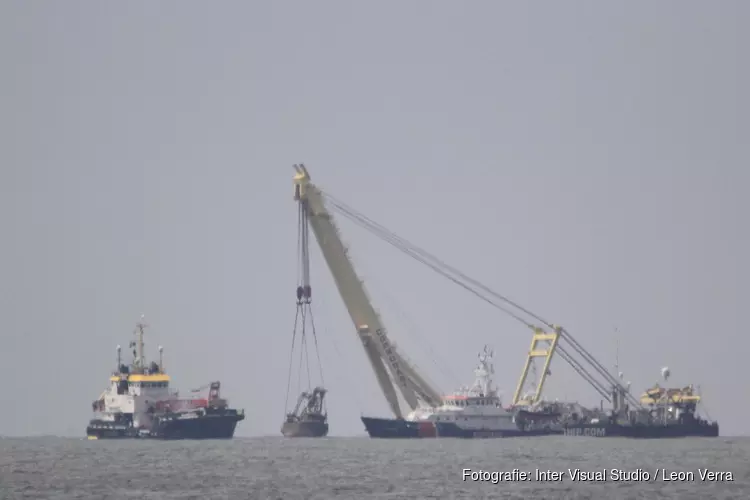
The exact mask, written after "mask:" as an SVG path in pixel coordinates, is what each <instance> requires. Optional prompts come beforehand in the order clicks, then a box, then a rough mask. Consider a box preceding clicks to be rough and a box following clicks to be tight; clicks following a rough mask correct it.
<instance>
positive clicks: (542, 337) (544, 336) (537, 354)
mask: <svg viewBox="0 0 750 500" xmlns="http://www.w3.org/2000/svg"><path fill="white" fill-rule="evenodd" d="M561 333H562V327H559V326H555V327H554V329H553V331H552V332H550V333H548V332H545V331H544V330H542V329H541V328H534V335H533V336H532V337H531V348H530V349H529V355H528V356H527V357H526V364H525V365H524V367H523V372H521V379H520V380H519V381H518V387H517V388H516V393H515V394H514V395H513V406H518V405H531V404H534V403H536V402H537V401H539V398H541V397H542V389H543V388H544V381H545V380H546V379H547V373H548V372H549V365H550V363H551V362H552V355H553V354H555V349H556V348H557V341H558V340H559V339H560V334H561ZM540 342H546V343H547V345H546V346H544V345H541V346H540V345H538V344H539V343H540ZM540 347H541V348H540ZM544 347H546V349H545V348H544ZM541 357H544V358H545V360H544V368H543V370H542V376H541V378H540V379H539V383H538V384H537V387H536V392H535V393H534V395H533V397H531V398H530V399H525V400H521V397H522V391H523V386H524V384H525V383H526V379H527V378H528V376H529V369H530V368H531V364H532V363H533V362H534V358H541Z"/></svg>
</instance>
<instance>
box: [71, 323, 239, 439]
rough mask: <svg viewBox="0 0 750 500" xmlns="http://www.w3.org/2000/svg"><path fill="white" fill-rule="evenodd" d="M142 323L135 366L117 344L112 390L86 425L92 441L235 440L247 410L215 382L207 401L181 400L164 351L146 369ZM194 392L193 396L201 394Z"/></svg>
mask: <svg viewBox="0 0 750 500" xmlns="http://www.w3.org/2000/svg"><path fill="white" fill-rule="evenodd" d="M145 326H146V325H145V324H144V323H143V321H141V322H139V323H138V324H137V327H136V330H135V336H136V340H135V341H134V342H131V343H130V347H133V348H134V350H133V362H132V363H131V364H130V365H125V364H123V363H122V359H121V349H120V346H117V369H116V370H115V371H114V372H113V373H112V376H111V377H110V381H109V387H108V388H107V389H106V390H105V391H104V392H102V394H101V395H100V396H99V398H98V399H97V400H96V401H94V402H93V403H92V410H93V411H94V415H95V416H94V418H92V419H91V420H90V421H89V425H88V427H86V435H87V437H88V439H118V438H119V439H122V438H154V439H219V438H224V439H226V438H232V437H233V436H234V431H235V428H236V426H237V423H239V422H241V421H242V420H244V419H245V412H244V411H243V410H236V409H233V408H230V407H229V406H228V403H227V401H226V400H225V399H222V398H221V397H220V387H221V384H220V383H219V382H211V384H209V385H208V386H207V387H204V388H203V389H205V388H208V389H209V392H208V397H207V398H195V397H193V398H180V396H179V392H177V391H174V390H172V389H170V387H169V382H170V377H169V375H167V373H166V372H165V371H164V359H163V349H162V347H161V346H159V363H155V362H152V363H151V364H150V365H147V363H146V358H145V356H144V342H143V336H144V328H145ZM198 391H199V390H195V391H193V392H198Z"/></svg>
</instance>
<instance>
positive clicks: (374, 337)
mask: <svg viewBox="0 0 750 500" xmlns="http://www.w3.org/2000/svg"><path fill="white" fill-rule="evenodd" d="M294 168H295V170H296V172H297V174H296V175H295V177H294V185H295V194H294V198H295V200H297V201H298V203H299V204H300V205H301V206H302V207H303V210H304V212H305V213H306V214H307V216H308V218H309V223H310V225H311V226H312V229H313V232H314V234H315V236H316V239H317V241H318V244H319V246H320V248H321V251H322V253H323V257H324V259H325V261H326V263H327V264H328V267H329V269H330V271H331V273H332V274H333V278H334V281H335V283H336V286H337V288H338V290H339V294H340V295H341V298H342V300H343V301H344V304H345V305H346V308H347V310H348V312H349V315H350V316H351V319H352V321H353V322H354V325H355V328H356V330H357V334H358V335H359V338H360V340H361V342H362V346H363V348H364V350H365V353H366V355H367V358H368V360H369V361H370V364H371V366H372V369H373V371H374V372H375V375H376V378H377V381H378V383H379V385H380V388H381V390H382V391H383V394H384V395H385V398H386V400H387V401H388V404H389V405H390V407H391V411H392V412H393V414H394V415H395V418H376V417H365V416H363V417H361V419H362V423H363V424H364V426H365V429H366V430H367V432H368V434H369V435H370V436H371V437H380V438H383V437H391V438H396V437H401V438H404V437H435V436H437V435H438V433H439V430H440V429H441V428H439V427H437V426H436V425H435V423H436V422H439V421H440V420H441V419H446V418H447V416H448V415H451V416H452V417H453V420H454V421H455V418H456V415H457V414H458V413H460V414H461V415H462V417H461V418H462V420H461V423H460V424H457V425H453V426H445V427H442V429H443V432H444V433H445V434H446V435H448V436H462V437H506V436H511V435H532V434H540V433H552V432H558V431H553V430H551V429H550V428H549V426H544V427H541V428H535V425H534V423H533V422H527V423H516V422H515V420H514V416H513V414H511V413H509V412H507V411H506V410H504V409H503V408H502V406H501V404H500V400H499V398H498V397H497V395H496V393H495V391H494V389H492V388H491V380H490V379H489V378H488V377H489V375H490V370H491V366H490V365H489V364H488V362H489V359H488V358H490V357H491V355H489V354H488V352H485V353H484V355H483V354H482V353H480V367H479V368H478V370H479V371H478V373H477V376H478V379H477V382H476V383H475V388H474V389H465V390H462V391H459V392H457V393H456V394H454V395H452V396H446V397H443V396H442V395H441V393H440V392H439V391H438V390H437V389H436V388H434V387H433V386H432V385H431V384H430V383H428V382H427V381H426V379H425V378H424V377H423V376H422V375H420V374H419V373H418V372H417V369H416V367H415V366H413V365H412V364H411V363H410V362H409V361H408V360H407V359H406V358H405V357H404V356H403V354H402V353H400V352H399V351H398V350H397V348H396V346H395V344H394V343H393V342H391V340H390V339H389V336H388V333H387V331H386V329H385V326H384V325H383V322H382V320H381V318H380V315H379V314H378V313H377V312H376V311H375V308H374V307H373V305H372V303H371V301H370V299H369V297H368V295H367V292H366V291H365V288H364V285H363V283H362V281H361V280H360V278H359V277H358V275H357V273H356V271H355V270H354V266H353V264H352V262H351V259H350V258H349V256H348V254H347V250H346V248H345V246H344V243H343V242H342V240H341V237H340V235H339V231H338V228H337V227H336V225H335V223H334V221H333V217H332V215H331V213H330V212H329V211H328V210H327V208H326V205H325V203H324V200H323V194H322V191H320V189H319V188H318V187H316V186H315V185H314V184H312V183H311V181H310V175H309V173H308V171H307V169H306V168H305V166H304V165H302V164H300V165H294ZM397 389H398V391H399V393H400V395H401V396H402V398H403V399H404V400H405V402H406V404H407V406H408V407H409V409H410V412H409V413H408V414H407V415H406V417H404V414H403V412H402V409H401V404H400V401H399V399H398V393H397V392H396V390H397ZM530 413H532V412H530ZM488 423H489V424H488Z"/></svg>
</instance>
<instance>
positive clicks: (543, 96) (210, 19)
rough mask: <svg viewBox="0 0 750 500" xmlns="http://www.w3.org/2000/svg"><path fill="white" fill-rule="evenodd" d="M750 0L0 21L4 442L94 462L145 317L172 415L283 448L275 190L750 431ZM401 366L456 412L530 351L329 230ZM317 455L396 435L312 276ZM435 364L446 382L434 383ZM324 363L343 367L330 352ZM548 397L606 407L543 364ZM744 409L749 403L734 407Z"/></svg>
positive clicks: (360, 239) (457, 300)
mask: <svg viewBox="0 0 750 500" xmlns="http://www.w3.org/2000/svg"><path fill="white" fill-rule="evenodd" d="M748 14H750V6H748V4H747V3H746V2H741V1H736V2H730V1H721V2H688V1H680V2H666V1H664V2H627V3H626V2H601V1H588V2H582V1H581V2H537V3H533V4H532V3H528V2H516V3H510V2H500V1H494V2H489V1H488V2H479V1H472V2H438V1H421V2H416V1H414V2H395V1H392V2H367V3H365V2H335V3H334V2H322V1H321V2H220V3H217V2H211V3H210V4H209V3H206V2H203V3H201V4H200V5H199V4H198V3H197V2H159V3H155V2H128V3H127V4H125V3H117V4H116V3H114V2H87V3H83V2H73V1H66V2H52V1H48V2H20V1H14V2H11V1H5V2H3V3H2V4H0V58H1V59H0V62H1V63H2V79H0V110H1V113H2V114H1V115H0V174H1V176H2V177H0V183H1V184H0V185H1V186H2V191H1V192H0V221H1V223H2V226H1V227H2V237H3V243H2V245H0V271H1V272H2V274H1V275H0V297H2V299H1V301H0V318H2V322H3V326H2V340H3V343H2V347H0V380H2V381H3V392H4V394H3V402H2V403H0V406H1V407H2V411H0V434H9V435H26V434H62V435H82V434H83V432H84V428H85V425H86V421H87V419H88V418H89V415H90V410H91V405H90V403H91V401H92V400H93V399H94V398H96V397H97V396H98V394H99V393H100V392H101V391H102V389H103V388H104V387H105V386H106V383H107V377H108V375H109V371H110V370H111V369H112V368H113V366H114V361H115V346H116V345H117V344H122V345H127V342H128V341H129V340H130V339H131V330H132V327H133V325H134V323H135V322H136V321H137V319H138V318H139V316H140V314H141V313H145V314H146V315H147V319H148V321H149V323H150V324H151V330H150V331H149V336H148V338H147V342H148V344H147V348H148V349H149V353H150V354H152V355H155V353H156V346H157V345H158V344H163V345H164V346H165V356H166V364H167V368H168V370H169V372H170V373H171V374H172V376H173V377H174V381H175V384H176V385H178V386H180V387H181V388H186V389H187V388H191V387H196V386H199V385H202V384H204V383H206V382H208V381H210V380H213V379H220V380H221V381H222V382H223V388H224V390H225V394H226V396H228V397H229V398H230V399H231V400H232V402H233V404H235V405H237V406H240V407H244V408H245V409H246V410H247V412H248V415H249V418H248V419H247V420H246V421H245V422H244V423H242V424H241V426H240V428H239V431H238V435H264V434H272V435H276V434H278V432H279V426H280V423H281V418H282V415H283V411H284V393H285V388H286V370H287V359H288V358H287V357H288V353H289V345H290V337H291V330H292V324H293V314H294V289H295V284H296V283H295V280H296V271H295V252H296V246H295V245H296V241H295V240H296V211H295V205H294V202H293V200H292V194H293V190H292V185H291V177H292V169H291V165H292V164H293V163H297V162H305V163H306V165H307V166H308V167H309V169H310V170H311V173H312V175H313V178H314V180H315V181H316V182H317V183H318V184H320V185H321V186H323V187H324V188H326V189H327V190H328V191H330V192H331V193H333V194H335V195H337V197H339V198H341V199H343V200H344V201H346V202H348V203H349V204H350V205H352V206H354V207H355V208H357V209H358V210H360V211H361V212H363V213H365V214H367V215H368V216H370V217H372V218H374V219H375V220H377V221H379V222H381V223H382V224H384V225H385V226H387V227H389V228H390V229H392V230H394V231H396V232H397V233H398V234H400V235H402V236H405V237H407V238H408V239H410V240H412V241H413V242H415V243H417V244H419V245H421V246H423V247H425V248H427V249H430V250H431V251H433V252H434V253H436V254H437V255H439V256H440V257H442V258H443V259H444V260H446V261H447V262H449V263H452V264H454V265H455V266H457V267H459V268H461V269H462V270H463V271H465V272H466V273H468V274H469V275H472V276H475V277H477V278H479V279H481V280H482V281H484V282H485V283H487V284H489V285H491V286H493V287H494V288H496V289H498V290H499V291H501V292H504V293H507V294H509V295H511V296H512V297H513V298H515V299H517V300H518V301H520V302H521V303H522V304H524V305H526V306H528V307H530V308H531V309H532V310H534V311H537V312H538V313H540V314H541V315H543V316H546V317H548V318H550V319H552V320H555V321H557V322H559V323H561V324H563V325H565V326H566V327H568V328H569V329H570V330H571V331H572V332H574V333H575V334H576V335H577V337H578V339H579V340H580V341H582V343H583V344H584V345H585V346H587V347H588V348H589V349H590V350H592V351H593V352H595V353H596V354H597V355H598V356H599V357H600V358H601V360H602V361H603V362H606V363H608V364H613V363H614V351H615V348H614V336H613V334H612V330H613V328H614V327H615V326H617V327H619V329H620V330H621V332H622V333H621V338H622V341H621V348H620V358H621V364H622V365H623V369H624V371H625V372H626V377H627V379H628V380H631V381H632V382H633V387H634V388H636V389H638V390H640V389H643V388H644V387H645V386H647V385H650V384H652V383H653V382H655V381H656V379H657V377H658V375H659V370H660V368H661V367H662V366H665V365H667V366H669V367H670V368H671V369H672V372H673V381H674V382H675V384H687V383H690V382H694V383H696V384H701V386H702V388H703V391H704V392H705V393H706V403H707V404H708V408H709V410H711V416H712V417H714V418H718V419H720V422H721V425H722V433H724V434H735V435H736V434H742V433H745V432H746V427H745V425H746V424H745V422H746V420H747V418H746V414H747V412H748V411H750V403H748V402H747V401H746V400H744V399H741V398H745V397H746V396H747V383H746V382H745V377H746V373H747V370H746V362H745V361H744V355H745V353H746V352H747V351H748V347H750V342H749V341H748V335H747V324H746V322H745V321H744V319H745V318H744V314H743V312H744V311H743V309H747V306H748V302H749V300H748V299H749V298H750V297H749V294H748V291H747V290H748V278H749V277H750V276H749V274H750V273H749V272H748V265H747V258H748V254H749V253H750V248H749V246H748V224H747V214H748V213H750V211H749V210H748V208H749V206H750V204H749V203H748V187H750V186H749V184H748V180H750V175H749V174H748V173H747V164H748V157H749V152H750V151H749V149H750V148H749V147H748V141H747V138H748V111H750V106H748V98H747V88H749V87H750V79H749V78H748V69H747V49H748V42H749V41H750V36H748V35H747V34H743V30H746V27H747V22H748V20H749V18H748ZM340 225H341V228H342V232H343V234H344V236H345V238H346V240H347V241H348V242H349V243H350V244H351V247H352V255H353V256H354V258H355V262H356V264H357V266H358V269H359V270H360V272H361V274H362V275H363V276H364V278H365V279H366V281H367V284H368V287H369V289H370V292H371V294H372V296H373V298H374V300H375V302H376V304H377V306H378V307H379V308H380V310H381V311H382V314H383V316H384V320H385V322H386V325H387V326H388V327H389V328H390V331H391V334H392V336H393V338H394V339H396V340H398V342H399V343H400V345H401V346H402V347H403V349H404V350H405V352H406V353H407V354H408V355H409V356H410V357H411V358H413V359H414V360H415V361H416V362H417V363H418V364H419V365H420V366H422V367H423V369H424V371H425V372H427V373H428V374H429V376H430V377H431V378H433V379H435V380H436V381H437V382H439V383H440V384H441V386H442V387H443V388H444V389H445V390H451V389H452V388H453V386H454V385H456V384H459V383H469V382H471V379H472V373H471V370H472V369H473V366H474V362H475V359H476V358H475V355H476V352H477V350H478V349H479V348H481V345H482V344H483V343H485V342H489V343H491V344H492V345H493V346H494V347H495V349H496V365H497V366H496V368H497V380H498V383H499V384H500V385H501V386H502V388H503V390H504V391H505V394H506V400H509V399H510V396H511V395H512V391H513V389H514V387H515V383H516V380H517V378H518V375H519V372H520V369H521V367H522V363H523V357H524V355H525V351H526V350H527V348H528V343H529V335H528V333H527V331H525V330H524V329H523V328H521V327H519V326H518V325H517V324H516V323H515V322H513V321H512V320H510V319H507V318H506V317H504V316H503V315H502V314H500V313H499V312H498V311H496V310H494V309H492V308H490V307H489V306H487V305H486V304H484V303H482V302H479V301H478V300H477V299H475V298H473V297H472V296H471V295H469V294H467V293H466V292H465V291H463V290H461V289H458V288H456V287H455V286H454V285H452V284H450V283H448V282H447V281H445V280H443V279H442V278H440V277H437V276H435V275H433V274H432V273H431V272H430V271H429V270H427V269H426V268H423V267H420V266H419V265H418V264H416V263H414V262H413V261H411V260H410V259H408V258H407V257H404V256H402V255H400V254H398V253H397V252H396V251H395V250H393V249H391V248H390V247H388V246H387V245H385V244H383V243H381V242H379V241H377V240H376V239H374V238H373V237H371V236H369V235H367V234H366V233H364V232H363V231H361V230H359V229H358V228H356V227H353V226H352V225H351V224H349V223H347V222H346V221H340ZM313 257H314V266H315V271H314V276H313V279H314V280H315V282H314V291H315V295H314V299H315V302H316V304H315V307H316V309H315V310H316V312H317V317H316V319H317V323H318V330H319V334H320V336H321V343H322V346H321V348H322V349H323V358H324V364H325V367H324V368H325V374H326V383H327V385H328V386H329V388H330V391H331V392H330V395H329V396H330V401H329V403H330V416H331V425H332V431H331V433H332V434H334V435H354V434H361V433H362V432H363V430H362V425H361V423H360V421H359V415H360V412H366V413H370V414H375V415H383V416H385V415H388V407H387V405H386V403H385V400H384V398H383V397H382V396H381V395H380V393H379V391H378V389H377V385H376V382H375V379H374V376H373V375H372V373H371V371H370V369H369V367H367V366H366V364H365V363H366V359H365V356H364V355H363V352H362V348H361V347H360V345H359V343H358V341H357V340H356V338H355V335H354V332H353V326H352V325H351V324H350V322H349V318H348V315H347V314H346V312H345V309H344V307H343V305H342V304H341V301H340V299H339V297H338V295H337V292H336V291H335V288H334V287H333V282H332V280H331V278H330V277H329V275H328V272H327V269H326V268H325V267H324V264H323V262H322V259H321V258H320V254H319V252H318V250H317V249H315V250H314V253H313ZM427 344H428V345H429V346H430V347H431V349H432V351H434V353H435V356H434V357H436V358H437V359H438V360H442V362H443V363H445V364H447V365H448V368H447V369H446V368H440V369H439V368H438V367H437V366H436V365H435V364H433V363H432V362H431V358H432V357H433V356H432V354H430V350H427V349H425V348H423V346H424V345H427ZM337 352H338V353H341V354H342V355H344V356H345V358H346V359H344V358H342V357H341V356H339V355H338V354H337ZM555 366H556V368H555V367H553V378H552V379H551V380H550V385H549V386H548V387H549V393H548V394H550V395H558V396H560V397H563V396H564V397H567V398H569V399H572V398H578V399H581V400H583V401H586V402H589V403H596V402H598V399H597V398H596V397H595V393H594V392H593V390H591V389H589V387H588V386H587V385H586V384H585V382H583V381H581V380H579V378H578V377H577V376H576V375H575V374H574V373H573V372H572V370H570V369H568V368H567V366H565V365H564V364H562V362H561V360H558V362H557V363H555ZM735 398H740V399H739V400H736V399H735Z"/></svg>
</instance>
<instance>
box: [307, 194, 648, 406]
mask: <svg viewBox="0 0 750 500" xmlns="http://www.w3.org/2000/svg"><path fill="white" fill-rule="evenodd" d="M321 194H322V195H323V196H324V197H325V198H326V199H327V201H328V205H329V206H331V208H332V209H333V210H335V211H336V212H338V213H339V214H341V215H343V216H344V217H346V218H347V219H349V220H351V221H352V222H354V223H355V224H357V225H358V226H360V227H362V228H364V229H365V230H367V231H368V232H370V233H372V234H374V235H375V236H377V237H378V238H379V239H382V240H384V241H386V242H387V243H389V244H390V245H392V246H394V247H395V248H397V249H398V250H400V251H401V252H403V253H405V254H407V255H409V256H410V257H412V258H413V259H415V260H417V261H418V262H420V263H422V264H424V265H425V266H427V267H429V268H431V269H432V270H433V271H435V272H437V273H438V274H440V275H442V276H443V277H445V278H447V279H448V280H450V281H452V282H453V283H455V284H457V285H459V286H460V287H462V288H464V289H465V290H467V291H469V292H470V293H472V294H473V295H475V296H477V297H478V298H480V299H482V300H483V301H485V302H487V303H489V304H490V305H492V306H493V307H495V308H497V309H499V310H501V311H502V312H504V313H505V314H507V315H509V316H510V317H512V318H513V319H515V320H516V321H519V322H520V323H522V324H524V325H525V326H526V327H528V328H531V329H535V328H536V326H535V325H534V324H533V323H532V322H530V321H528V320H526V319H524V318H523V317H522V316H521V315H520V314H517V313H515V312H514V311H512V310H510V309H509V308H507V307H504V306H502V305H500V304H497V303H496V302H495V301H493V300H492V299H491V298H489V297H487V295H490V296H492V297H495V298H496V299H499V300H500V301H502V302H504V303H505V304H507V305H509V306H511V307H513V308H515V309H517V310H519V311H521V312H523V313H525V314H526V315H527V316H530V317H531V318H533V319H535V320H537V321H539V322H540V323H542V324H544V325H546V326H548V327H550V328H553V329H554V328H555V326H554V325H552V324H551V323H550V322H548V321H547V320H545V319H544V318H542V317H541V316H539V315H537V314H535V313H533V312H531V311H530V310H528V309H526V308H524V307H523V306H521V305H519V304H518V303H516V302H514V301H512V300H510V299H509V298H507V297H505V296H503V295H501V294H499V293H497V292H495V291H494V290H492V289H490V288H489V287H487V286H485V285H484V284H482V283H480V282H478V281H476V280H474V279H472V278H470V277H468V276H466V275H465V274H463V273H462V272H460V271H458V270H457V269H456V268H454V267H452V266H449V265H448V264H446V263H445V262H443V261H441V260H440V259H438V258H437V257H435V256H434V255H432V254H430V253H428V252H427V251H425V250H423V249H421V248H419V247H417V246H416V245H414V244H412V243H410V242H408V241H407V240H405V239H404V238H401V237H400V236H398V235H396V234H395V233H393V232H391V231H389V230H388V229H386V228H385V227H383V226H382V225H380V224H378V223H377V222H375V221H373V220H372V219H370V218H369V217H367V216H365V215H362V214H361V213H358V212H357V211H356V210H354V209H353V208H351V207H349V206H347V205H346V204H345V203H343V202H342V201H340V200H338V199H336V198H335V197H333V196H332V195H330V194H329V193H327V192H324V191H322V190H321ZM477 288H478V289H479V290H481V291H484V292H485V294H482V293H480V291H478V290H477ZM560 333H561V334H562V335H560V340H561V341H562V340H565V341H567V343H568V344H570V345H569V346H567V345H565V344H564V342H559V343H558V345H557V351H559V353H560V357H562V358H563V360H565V361H566V362H567V363H568V364H570V365H571V367H572V368H573V369H574V370H575V371H576V372H577V373H578V374H579V375H581V376H582V378H584V380H586V381H587V382H589V384H591V385H592V386H593V387H594V389H595V390H596V391H597V392H598V393H599V394H600V395H601V396H602V397H604V398H605V399H606V400H607V401H611V396H610V393H609V391H608V390H607V387H606V385H605V384H603V383H602V382H601V381H599V380H597V378H596V377H595V376H594V375H592V374H591V373H589V371H588V370H586V368H585V367H584V366H583V365H582V363H580V362H579V361H578V360H576V359H575V356H574V355H572V354H571V353H570V352H568V347H570V348H571V349H572V350H573V351H576V352H577V353H578V355H579V356H580V357H582V358H583V359H584V360H585V361H586V362H588V363H589V364H590V365H591V367H593V368H594V370H596V371H597V372H599V374H600V375H601V376H602V377H603V378H604V379H605V380H606V381H607V382H609V384H611V385H614V386H619V387H620V388H621V389H624V388H623V386H622V384H621V383H620V381H619V380H617V379H616V378H615V377H613V376H612V375H611V373H610V372H609V371H608V370H607V369H606V368H604V366H602V365H601V363H599V362H598V361H597V360H596V359H595V358H594V357H593V356H592V355H591V354H590V353H589V352H588V351H586V350H585V349H584V348H583V346H581V344H580V343H579V342H578V341H577V340H576V339H575V338H573V336H572V335H571V334H570V332H568V331H567V330H565V329H562V328H561V329H560ZM623 392H624V393H625V395H626V398H628V400H629V402H630V403H631V404H634V405H636V406H640V403H639V402H638V400H637V399H635V398H634V397H633V396H632V395H631V394H630V393H629V392H628V391H626V390H623Z"/></svg>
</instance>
